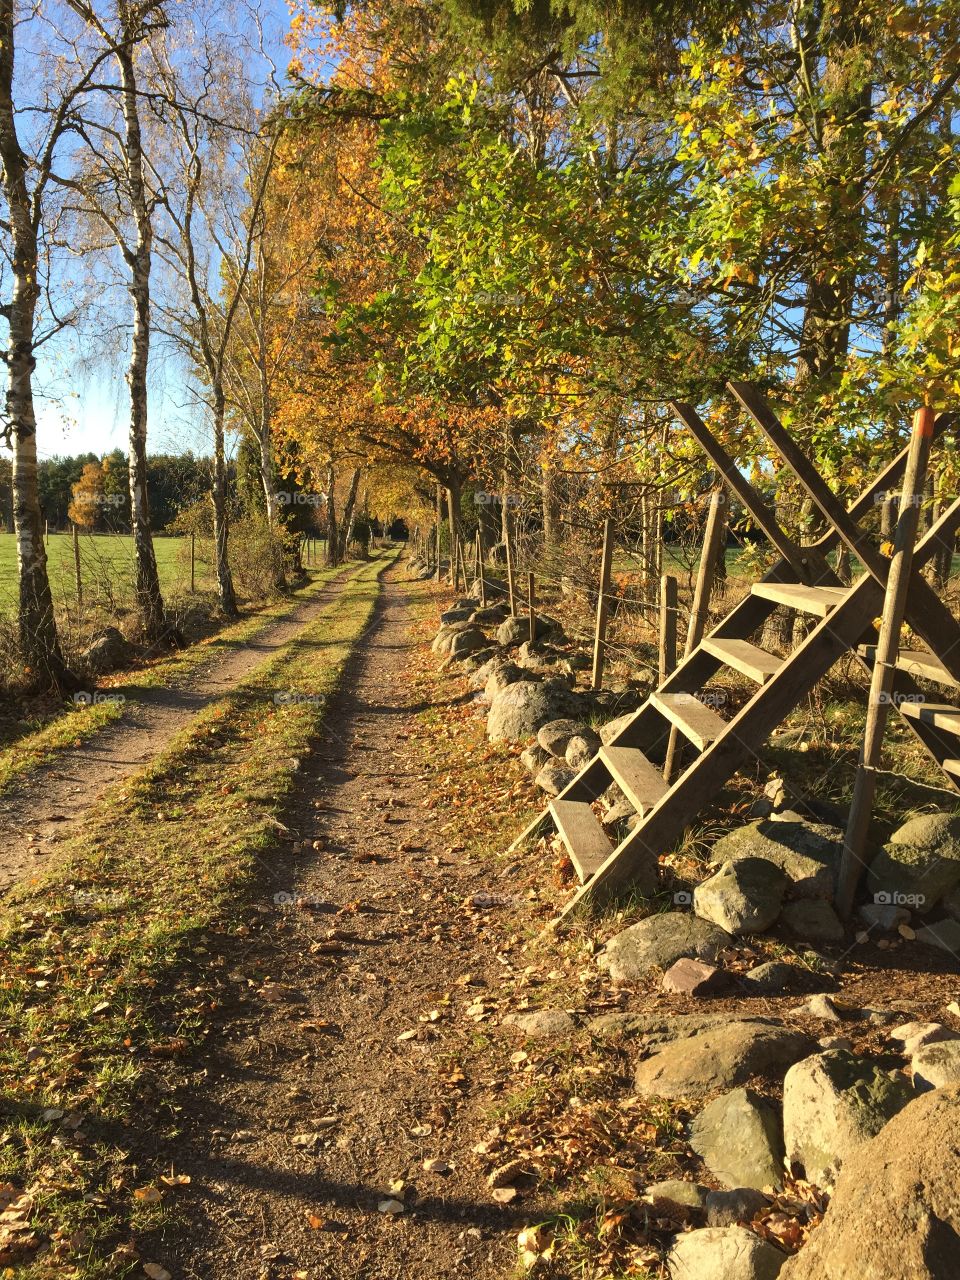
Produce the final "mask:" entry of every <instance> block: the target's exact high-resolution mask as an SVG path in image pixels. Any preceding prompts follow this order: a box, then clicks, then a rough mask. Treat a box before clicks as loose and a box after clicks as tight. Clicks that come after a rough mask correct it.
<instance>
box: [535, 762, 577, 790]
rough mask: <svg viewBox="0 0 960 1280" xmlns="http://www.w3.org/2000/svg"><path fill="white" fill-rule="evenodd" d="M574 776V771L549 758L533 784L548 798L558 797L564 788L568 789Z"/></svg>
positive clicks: (566, 765)
mask: <svg viewBox="0 0 960 1280" xmlns="http://www.w3.org/2000/svg"><path fill="white" fill-rule="evenodd" d="M576 776H577V771H576V769H571V768H570V766H569V765H568V764H564V763H563V761H562V760H554V759H553V757H552V756H551V757H550V759H549V760H548V761H547V762H546V764H545V765H544V766H543V768H542V769H541V770H540V772H539V773H538V774H537V776H536V778H535V779H534V782H536V784H537V786H538V787H539V788H540V790H541V791H545V792H546V794H547V795H548V796H558V795H559V794H560V792H561V791H563V789H564V788H565V787H569V785H570V783H571V782H572V781H573V780H574V778H575V777H576Z"/></svg>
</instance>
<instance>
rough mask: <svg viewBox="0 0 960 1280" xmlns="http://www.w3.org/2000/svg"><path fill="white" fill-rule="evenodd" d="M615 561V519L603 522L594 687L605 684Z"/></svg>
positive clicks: (594, 645)
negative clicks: (611, 577) (609, 608)
mask: <svg viewBox="0 0 960 1280" xmlns="http://www.w3.org/2000/svg"><path fill="white" fill-rule="evenodd" d="M612 561H613V521H612V520H604V522H603V550H602V551H601V553H600V590H599V592H598V593H597V625H596V628H595V631H594V636H593V675H592V677H591V680H590V683H591V686H592V687H593V688H594V689H599V688H600V686H601V685H602V684H603V662H604V658H605V657H606V652H607V617H608V615H609V610H608V599H609V596H610V566H611V563H612Z"/></svg>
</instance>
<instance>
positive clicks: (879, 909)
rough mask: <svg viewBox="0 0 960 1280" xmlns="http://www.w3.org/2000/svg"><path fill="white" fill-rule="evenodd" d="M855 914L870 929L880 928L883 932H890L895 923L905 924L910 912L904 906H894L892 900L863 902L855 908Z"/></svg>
mask: <svg viewBox="0 0 960 1280" xmlns="http://www.w3.org/2000/svg"><path fill="white" fill-rule="evenodd" d="M857 915H858V916H859V917H860V919H861V920H862V921H863V923H864V924H865V925H867V926H868V927H869V928H871V929H880V930H882V931H883V932H884V933H892V932H893V931H894V930H895V929H896V927H897V925H899V924H907V923H908V922H909V920H910V912H909V911H908V910H907V909H906V907H898V906H895V905H894V904H893V903H892V902H865V903H863V905H862V906H861V907H859V908H858V909H857Z"/></svg>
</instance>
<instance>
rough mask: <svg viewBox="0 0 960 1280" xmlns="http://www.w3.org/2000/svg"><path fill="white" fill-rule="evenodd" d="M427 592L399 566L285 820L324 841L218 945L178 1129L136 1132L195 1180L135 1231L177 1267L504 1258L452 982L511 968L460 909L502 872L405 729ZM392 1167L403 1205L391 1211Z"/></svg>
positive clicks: (324, 1276)
mask: <svg viewBox="0 0 960 1280" xmlns="http://www.w3.org/2000/svg"><path fill="white" fill-rule="evenodd" d="M421 589H422V588H421V587H420V586H419V584H417V586H412V585H408V584H406V583H405V582H404V581H403V575H402V571H400V570H398V569H396V568H393V569H391V570H390V571H388V574H387V575H386V578H385V579H384V592H383V594H382V595H381V597H380V600H379V602H378V607H377V612H376V614H375V618H374V622H373V624H372V625H371V627H370V629H369V630H368V631H367V633H366V635H365V636H364V637H363V639H362V640H361V641H360V643H359V645H358V648H357V650H356V652H355V653H354V655H353V657H352V658H351V660H350V661H349V663H348V665H347V668H346V670H345V672H344V675H343V678H342V680H341V684H340V692H339V693H338V694H337V695H335V697H334V698H333V699H332V700H331V703H330V705H329V707H328V710H327V715H326V718H325V723H324V727H323V728H322V730H321V734H320V739H319V742H318V746H317V748H316V750H315V751H314V752H313V753H312V754H311V756H310V757H309V758H308V759H306V760H305V761H304V762H303V767H302V773H301V781H300V786H299V789H298V792H297V796H296V800H295V802H294V803H293V804H292V805H291V807H290V809H289V810H288V811H287V813H286V814H285V815H284V817H285V821H286V822H287V823H288V824H289V826H290V827H291V828H293V829H294V830H295V831H296V833H297V835H298V836H299V837H300V838H301V839H303V840H305V841H313V840H316V841H317V844H319V845H320V846H321V848H320V849H319V851H314V852H310V853H307V854H304V853H303V852H302V851H301V852H300V853H299V854H296V855H294V854H293V853H290V852H284V850H283V848H282V846H281V848H280V849H279V850H278V852H277V855H276V860H275V861H272V868H273V871H272V874H269V875H265V876H264V882H263V884H262V890H261V891H262V895H263V898H262V904H261V906H260V909H259V911H258V912H257V911H255V914H254V921H255V923H254V924H253V927H252V928H250V929H247V930H243V931H242V933H243V935H244V936H242V937H239V938H236V939H234V940H233V941H232V942H228V943H226V944H225V951H223V952H221V954H220V956H219V957H218V960H217V963H216V972H218V973H219V974H220V982H219V984H218V994H217V999H216V1016H215V1018H214V1020H213V1022H212V1024H211V1025H210V1026H209V1029H208V1035H207V1039H206V1044H207V1049H206V1051H205V1052H204V1053H203V1054H202V1057H201V1059H200V1060H199V1061H195V1062H193V1063H192V1064H190V1065H189V1066H187V1068H186V1071H187V1073H188V1074H187V1077H186V1078H184V1079H183V1083H182V1086H181V1087H180V1088H178V1089H177V1090H176V1091H175V1093H174V1095H173V1096H170V1095H168V1098H169V1101H170V1103H171V1104H173V1105H174V1107H175V1109H176V1112H177V1115H178V1117H179V1122H178V1132H177V1135H176V1137H175V1138H173V1139H170V1138H167V1137H166V1136H161V1135H160V1133H159V1132H158V1131H157V1130H155V1131H154V1132H153V1133H152V1134H151V1133H149V1132H141V1133H140V1134H139V1135H138V1137H137V1140H135V1142H134V1146H135V1148H136V1150H135V1154H134V1159H135V1160H136V1161H137V1163H138V1164H140V1166H141V1168H145V1167H148V1166H149V1167H156V1168H161V1167H168V1166H170V1165H171V1164H172V1165H174V1166H175V1167H176V1169H178V1170H183V1171H186V1172H188V1173H189V1175H190V1178H191V1185H190V1187H189V1188H188V1189H185V1190H184V1192H183V1198H182V1199H181V1200H180V1203H179V1212H178V1220H177V1221H172V1222H170V1223H168V1224H167V1225H165V1226H164V1227H163V1228H161V1229H160V1230H159V1231H158V1232H157V1233H156V1235H155V1236H154V1238H153V1239H151V1240H150V1241H148V1242H147V1241H144V1242H141V1250H142V1252H143V1256H147V1255H148V1254H149V1256H151V1257H157V1258H161V1259H162V1260H163V1265H164V1266H165V1267H166V1268H167V1269H168V1270H170V1271H171V1272H173V1273H174V1274H175V1275H176V1276H177V1277H178V1278H180V1277H182V1278H184V1280H187V1278H189V1280H201V1278H202V1280H219V1277H223V1276H230V1277H232V1278H234V1280H265V1278H266V1277H270V1278H274V1280H280V1278H281V1277H282V1278H285V1280H289V1278H290V1277H294V1276H301V1277H302V1276H306V1277H309V1280H441V1278H442V1277H453V1276H458V1277H460V1276H465V1275H469V1276H470V1277H471V1280H493V1277H503V1276H506V1275H509V1274H512V1271H513V1265H514V1262H515V1259H516V1245H515V1236H516V1231H517V1228H518V1226H519V1225H522V1224H523V1222H524V1220H525V1219H524V1210H523V1209H522V1208H519V1207H518V1208H514V1207H513V1206H509V1205H503V1206H501V1205H498V1204H495V1203H494V1202H493V1200H492V1199H491V1193H490V1189H489V1187H488V1186H487V1185H486V1182H485V1179H484V1176H483V1173H482V1171H481V1168H480V1166H479V1162H478V1161H477V1159H476V1157H475V1156H473V1155H472V1154H471V1152H472V1147H473V1144H474V1143H475V1142H476V1141H477V1138H478V1137H479V1136H480V1133H481V1131H482V1128H483V1126H484V1124H486V1125H489V1123H490V1119H489V1116H486V1115H484V1113H483V1110H482V1106H481V1108H480V1110H479V1111H478V1105H479V1104H478V1103H477V1102H475V1101H474V1098H473V1097H472V1095H471V1093H470V1092H469V1090H468V1089H467V1084H466V1081H465V1079H464V1077H463V1075H462V1074H461V1073H460V1072H459V1071H458V1069H457V1066H456V1055H457V1054H459V1053H460V1052H461V1051H463V1049H464V1048H465V1046H466V1042H464V1040H463V1036H464V1035H467V1036H469V1035H470V1034H472V1032H470V1031H464V1029H463V1026H462V1022H459V1021H458V1018H453V1017H452V1012H453V1011H452V1009H451V1007H450V994H449V993H450V992H451V990H453V991H456V992H457V996H456V999H455V1004H457V1005H459V1004H460V1003H462V1002H466V1003H470V1001H471V1000H473V999H475V998H476V996H477V995H482V993H483V991H484V990H488V991H491V992H494V991H497V990H498V989H499V987H500V986H501V985H502V982H503V972H504V970H503V967H502V963H503V961H502V958H501V957H498V955H497V954H496V953H497V949H498V948H497V947H496V945H494V944H493V943H492V942H491V941H490V938H489V936H488V934H487V932H486V930H487V929H488V928H489V927H490V926H488V925H486V924H477V923H476V920H475V917H472V916H471V915H470V914H469V913H465V911H464V901H465V899H467V898H469V896H470V895H471V894H473V893H476V892H478V891H484V890H488V889H489V888H490V877H491V874H495V873H492V872H491V868H490V865H489V863H485V862H483V861H479V860H478V861H471V860H470V859H467V858H465V857H464V856H463V855H458V854H457V852H456V851H455V850H453V849H450V848H449V847H448V840H445V838H444V834H443V828H444V824H445V821H446V816H447V815H446V813H445V811H444V810H443V809H439V810H437V809H434V808H432V807H428V803H429V802H430V794H431V793H430V784H429V781H426V780H425V779H424V765H423V762H422V760H420V759H418V758H417V754H416V750H415V749H414V748H412V747H411V745H410V744H409V742H408V739H409V738H410V737H411V736H412V735H413V734H414V732H415V731H416V728H417V726H416V717H417V716H418V714H419V713H420V712H421V711H422V710H423V705H422V702H421V701H420V698H421V693H420V691H419V690H418V689H417V687H416V684H415V683H414V682H413V681H412V680H411V678H410V676H411V666H412V664H413V662H414V660H415V657H416V640H415V639H414V638H413V637H412V636H411V635H410V615H409V609H408V591H409V592H413V591H418V590H421ZM314 848H315V846H314ZM287 849H288V850H289V849H290V846H289V845H288V846H287ZM301 849H302V846H301ZM278 891H279V899H280V901H279V902H278V901H277V899H276V897H275V895H276V894H277V893H278ZM301 896H302V897H301ZM298 899H299V900H300V901H301V905H299V906H298V905H295V904H296V902H297V900H298ZM497 914H498V916H499V918H498V920H497V922H496V925H495V926H494V927H496V928H497V929H498V930H499V929H502V928H503V926H504V923H505V922H504V915H503V914H502V913H497ZM209 972H211V970H209V968H208V973H209ZM266 975H268V976H266ZM474 992H475V994H473V993H474ZM461 993H462V994H461ZM445 1009H447V1010H449V1012H448V1013H444V1012H442V1011H443V1010H445ZM431 1011H435V1012H434V1013H431ZM458 1014H459V1010H458ZM434 1018H435V1019H437V1020H436V1021H434ZM460 1018H461V1019H462V1014H460ZM468 1025H470V1024H469V1023H468ZM465 1090H466V1091H465ZM158 1130H159V1126H158ZM430 1159H435V1160H437V1161H438V1162H439V1163H440V1164H441V1168H440V1170H439V1171H438V1172H432V1171H425V1170H424V1168H423V1162H424V1160H430ZM446 1166H448V1167H446ZM397 1180H401V1181H402V1182H404V1183H405V1184H406V1186H405V1187H404V1188H403V1189H400V1188H398V1187H397ZM391 1184H393V1190H394V1192H395V1194H396V1195H398V1196H399V1197H400V1201H402V1202H403V1205H404V1209H403V1212H390V1211H389V1210H386V1211H385V1209H384V1204H385V1202H386V1201H388V1200H389V1199H390V1196H391ZM414 1188H415V1189H414Z"/></svg>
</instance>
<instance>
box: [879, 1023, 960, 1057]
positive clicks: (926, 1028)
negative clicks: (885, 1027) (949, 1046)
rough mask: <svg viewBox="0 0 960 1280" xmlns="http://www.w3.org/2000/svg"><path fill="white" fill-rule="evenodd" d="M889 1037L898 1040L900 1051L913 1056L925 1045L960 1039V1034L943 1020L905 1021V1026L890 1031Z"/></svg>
mask: <svg viewBox="0 0 960 1280" xmlns="http://www.w3.org/2000/svg"><path fill="white" fill-rule="evenodd" d="M887 1039H888V1040H895V1041H897V1042H898V1044H899V1045H900V1052H901V1053H903V1054H906V1056H907V1057H908V1058H911V1057H912V1056H913V1055H914V1054H915V1053H916V1052H917V1051H918V1050H919V1049H922V1048H923V1047H924V1045H928V1044H940V1043H942V1042H943V1041H944V1040H960V1035H958V1033H957V1032H956V1031H954V1030H953V1028H952V1027H945V1026H944V1025H943V1023H942V1022H905V1023H904V1024H903V1026H900V1027H894V1028H893V1029H892V1030H891V1031H888V1032H887Z"/></svg>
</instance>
